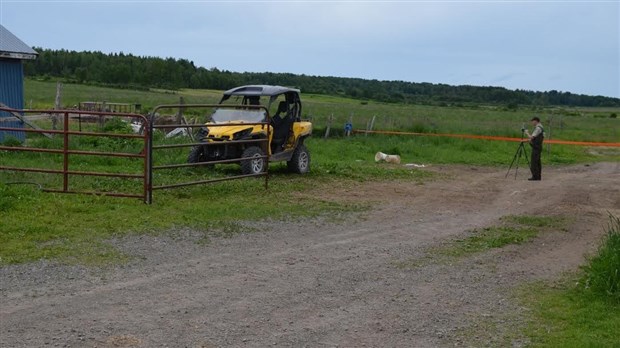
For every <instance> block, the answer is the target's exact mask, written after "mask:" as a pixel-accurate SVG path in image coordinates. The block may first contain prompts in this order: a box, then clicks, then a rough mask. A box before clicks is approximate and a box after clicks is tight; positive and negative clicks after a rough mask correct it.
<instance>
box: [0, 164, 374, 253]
mask: <svg viewBox="0 0 620 348" xmlns="http://www.w3.org/2000/svg"><path fill="white" fill-rule="evenodd" d="M315 185H316V183H313V182H312V180H311V179H305V178H295V179H293V178H292V177H291V176H281V177H278V178H274V179H273V180H272V181H271V187H270V189H269V190H267V191H265V189H264V187H263V185H262V181H257V180H241V181H234V182H227V183H220V184H213V185H208V186H201V187H192V188H185V189H177V190H173V191H167V192H158V193H157V195H156V199H155V202H154V204H152V205H150V206H148V205H145V204H144V203H142V202H140V201H139V200H133V199H119V198H110V197H101V196H92V195H63V194H51V193H43V192H40V191H39V190H38V189H37V187H36V186H34V185H5V184H0V220H1V221H2V224H1V225H0V264H11V263H23V262H28V261H34V260H38V259H57V260H59V261H62V262H69V263H91V264H92V263H107V262H113V261H114V260H115V259H117V258H118V257H119V256H120V255H119V254H118V253H117V252H115V250H114V249H112V248H111V247H109V246H107V244H105V243H104V242H103V241H104V240H105V239H108V238H111V237H118V236H123V235H127V234H132V233H162V232H165V231H167V230H170V229H173V228H181V227H188V228H192V229H196V230H197V231H199V232H202V233H204V238H203V239H208V238H209V237H210V236H213V235H215V236H228V235H231V234H233V233H237V232H243V231H246V232H251V231H253V229H252V228H245V227H244V226H240V225H238V224H239V223H240V222H243V221H253V220H260V219H266V218H270V219H276V220H277V219H283V218H287V219H298V218H305V217H313V216H318V215H322V214H327V215H329V214H330V213H335V212H343V211H359V210H360V209H364V208H365V206H364V204H363V202H359V203H346V202H333V201H330V200H324V199H321V198H320V197H316V196H315V195H313V194H312V192H313V187H315ZM293 193H295V194H293Z"/></svg>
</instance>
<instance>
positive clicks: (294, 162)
mask: <svg viewBox="0 0 620 348" xmlns="http://www.w3.org/2000/svg"><path fill="white" fill-rule="evenodd" d="M286 165H287V167H288V169H289V170H290V171H292V172H294V173H298V174H305V173H307V172H309V171H310V152H308V149H307V148H306V146H305V145H304V144H299V145H298V146H297V148H296V149H295V152H293V157H291V160H290V161H288V162H286Z"/></svg>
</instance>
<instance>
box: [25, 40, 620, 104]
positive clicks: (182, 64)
mask: <svg viewBox="0 0 620 348" xmlns="http://www.w3.org/2000/svg"><path fill="white" fill-rule="evenodd" d="M34 49H35V50H36V51H37V52H39V57H38V58H37V59H36V60H34V61H27V62H25V64H24V73H25V74H26V76H30V77H40V76H42V77H56V78H57V77H59V78H63V79H64V80H66V81H68V82H72V81H74V82H78V83H90V84H99V85H110V86H118V87H124V88H137V89H141V88H142V89H144V88H166V89H179V88H208V89H219V90H225V89H229V88H232V87H236V86H240V85H246V84H272V85H284V86H291V87H292V86H294V87H297V88H300V89H301V90H302V91H303V92H304V93H316V94H327V95H341V96H348V97H352V98H358V99H362V100H376V101H383V102H400V103H416V104H503V105H506V106H507V107H509V108H516V107H517V106H518V105H540V106H546V105H561V106H620V99H619V98H609V97H603V96H588V95H582V94H573V93H569V92H558V91H548V92H537V91H527V90H509V89H506V88H503V87H478V86H467V85H465V86H450V85H446V84H433V83H414V82H405V81H378V80H365V79H359V78H343V77H325V76H307V75H295V74H287V73H268V72H265V73H251V72H243V73H240V72H231V71H222V70H218V69H217V68H211V69H206V68H203V67H197V66H196V65H194V62H191V61H188V60H186V59H173V58H167V59H163V58H157V57H139V56H134V55H131V54H123V53H113V54H105V53H102V52H89V51H87V52H75V51H67V50H50V49H44V48H40V47H35V48H34Z"/></svg>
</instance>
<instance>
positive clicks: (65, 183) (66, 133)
mask: <svg viewBox="0 0 620 348" xmlns="http://www.w3.org/2000/svg"><path fill="white" fill-rule="evenodd" d="M0 111H4V112H8V113H20V114H27V113H38V114H43V115H45V114H47V115H53V114H56V115H58V114H62V115H63V120H64V125H63V129H62V130H44V129H28V128H23V129H22V128H12V127H0V131H20V132H28V133H36V134H57V135H62V136H63V138H62V140H63V144H62V149H46V148H33V147H30V148H27V147H12V146H0V150H3V151H14V152H20V151H21V152H38V153H50V154H57V155H62V156H63V163H62V169H47V168H25V167H15V166H2V165H0V171H13V172H31V173H44V174H56V175H62V177H63V179H62V189H53V188H44V189H43V191H45V192H58V193H77V194H95V195H103V196H114V197H132V198H141V199H142V200H144V201H145V202H146V200H147V194H148V192H149V191H148V189H149V187H148V181H147V180H148V161H147V149H148V148H149V145H150V142H151V138H150V131H149V127H148V126H145V127H144V128H145V132H144V133H143V134H141V135H137V134H115V133H102V132H80V131H72V130H70V127H69V124H70V121H71V118H70V117H69V115H71V114H77V113H79V115H80V116H81V115H82V114H86V115H92V116H97V117H98V118H99V119H100V120H101V119H102V118H103V117H126V118H132V119H141V121H142V122H143V124H144V125H148V118H147V117H145V116H143V115H138V114H133V113H116V112H100V111H83V110H18V109H12V108H2V107H0ZM70 136H94V137H108V138H133V139H141V140H143V142H142V143H143V150H142V151H141V153H139V154H135V153H127V152H102V151H82V150H71V149H69V140H70ZM71 155H82V156H108V157H123V158H143V159H144V160H143V161H142V162H143V163H142V171H141V173H140V174H133V173H112V172H94V171H93V172H89V171H76V170H69V165H70V156H71ZM71 175H75V176H96V177H112V178H128V179H142V190H141V191H142V194H130V193H122V192H94V191H81V190H70V189H69V183H70V176H71Z"/></svg>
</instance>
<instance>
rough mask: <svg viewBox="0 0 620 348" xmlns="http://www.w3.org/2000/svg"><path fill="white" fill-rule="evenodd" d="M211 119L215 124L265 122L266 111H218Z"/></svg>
mask: <svg viewBox="0 0 620 348" xmlns="http://www.w3.org/2000/svg"><path fill="white" fill-rule="evenodd" d="M211 119H212V120H213V122H215V123H226V122H237V121H238V122H247V123H258V122H263V121H264V120H265V110H260V109H258V110H239V109H229V108H226V109H224V108H222V109H216V110H215V112H214V113H213V115H211Z"/></svg>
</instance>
